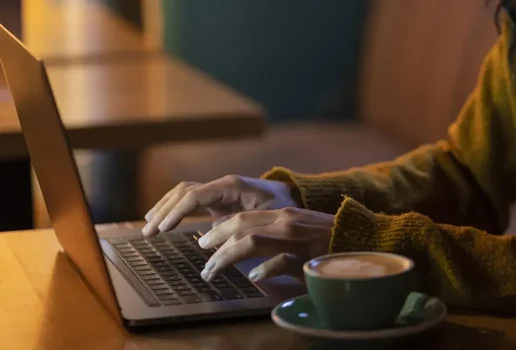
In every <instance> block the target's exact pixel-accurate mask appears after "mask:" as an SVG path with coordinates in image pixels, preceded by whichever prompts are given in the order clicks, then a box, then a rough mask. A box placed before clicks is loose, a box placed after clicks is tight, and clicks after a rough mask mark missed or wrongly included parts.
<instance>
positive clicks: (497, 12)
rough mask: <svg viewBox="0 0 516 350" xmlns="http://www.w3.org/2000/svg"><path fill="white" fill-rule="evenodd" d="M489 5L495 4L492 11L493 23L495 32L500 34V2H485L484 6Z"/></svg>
mask: <svg viewBox="0 0 516 350" xmlns="http://www.w3.org/2000/svg"><path fill="white" fill-rule="evenodd" d="M491 4H496V7H495V9H494V22H495V25H496V30H497V31H498V33H500V31H501V28H500V14H501V13H502V1H500V0H486V6H490V5H491Z"/></svg>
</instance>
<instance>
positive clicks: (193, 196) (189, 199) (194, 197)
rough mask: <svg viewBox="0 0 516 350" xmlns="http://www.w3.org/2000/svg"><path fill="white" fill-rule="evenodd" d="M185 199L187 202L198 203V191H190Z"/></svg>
mask: <svg viewBox="0 0 516 350" xmlns="http://www.w3.org/2000/svg"><path fill="white" fill-rule="evenodd" d="M183 198H184V200H185V201H187V202H192V201H196V200H197V198H198V191H196V190H192V191H188V192H186V193H185V195H184V197H183Z"/></svg>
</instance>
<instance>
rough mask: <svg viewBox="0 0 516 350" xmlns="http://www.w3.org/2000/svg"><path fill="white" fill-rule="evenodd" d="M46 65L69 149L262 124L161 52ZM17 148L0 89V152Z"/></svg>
mask: <svg viewBox="0 0 516 350" xmlns="http://www.w3.org/2000/svg"><path fill="white" fill-rule="evenodd" d="M47 70H48V73H49V77H50V82H51V85H52V88H53V90H54V95H55V97H56V100H57V105H58V107H59V110H60V112H61V117H62V118H63V122H64V124H65V126H66V127H67V128H68V129H69V132H70V138H71V143H72V146H73V147H74V148H77V149H80V148H83V149H88V148H89V149H91V148H98V149H107V148H143V147H146V146H148V145H151V144H157V143H165V142H174V141H198V140H210V139H224V138H236V137H245V136H257V135H259V134H261V132H262V131H263V128H264V114H265V113H264V111H263V109H262V108H261V107H260V106H259V105H258V104H257V103H255V102H254V101H252V100H251V99H249V98H247V97H245V96H243V95H242V94H240V93H238V92H236V91H234V90H232V89H230V88H229V87H227V86H225V85H223V84H221V83H219V82H217V81H215V80H214V79H212V78H211V77H209V76H208V75H206V74H204V73H202V72H200V71H198V70H196V69H195V68H193V67H191V66H189V65H187V64H185V63H183V62H180V61H179V60H175V59H173V58H170V57H168V56H165V55H162V56H154V57H149V58H145V59H134V60H124V61H121V62H103V63H99V64H81V65H67V66H52V67H48V68H47ZM24 154H26V148H25V144H24V141H23V137H22V134H21V131H20V127H19V122H18V119H17V117H16V112H15V109H14V105H13V102H12V100H11V99H10V95H9V93H8V91H7V90H6V89H5V88H4V89H3V90H1V89H0V158H2V157H4V158H5V157H9V156H11V157H13V156H20V155H24Z"/></svg>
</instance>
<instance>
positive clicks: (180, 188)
mask: <svg viewBox="0 0 516 350" xmlns="http://www.w3.org/2000/svg"><path fill="white" fill-rule="evenodd" d="M198 184H199V183H197V182H187V181H185V182H181V183H180V184H178V185H177V186H175V187H174V188H173V189H171V190H170V191H168V192H167V193H166V194H165V195H164V196H163V197H162V198H161V199H160V200H159V201H158V203H156V204H155V205H154V206H153V207H152V208H151V210H149V211H148V212H147V214H145V220H147V221H150V220H151V219H152V217H153V216H154V214H156V213H157V212H158V211H159V210H160V208H161V207H162V206H163V205H164V204H165V203H166V202H167V201H168V200H169V199H170V197H172V196H173V195H174V194H175V193H177V192H183V191H184V190H186V189H187V188H188V187H190V186H192V185H198Z"/></svg>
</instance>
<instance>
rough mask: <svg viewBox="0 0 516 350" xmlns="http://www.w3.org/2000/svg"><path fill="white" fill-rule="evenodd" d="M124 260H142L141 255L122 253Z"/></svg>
mask: <svg viewBox="0 0 516 350" xmlns="http://www.w3.org/2000/svg"><path fill="white" fill-rule="evenodd" d="M120 255H122V257H123V258H124V259H130V258H141V255H140V254H138V253H136V252H134V253H120Z"/></svg>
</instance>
